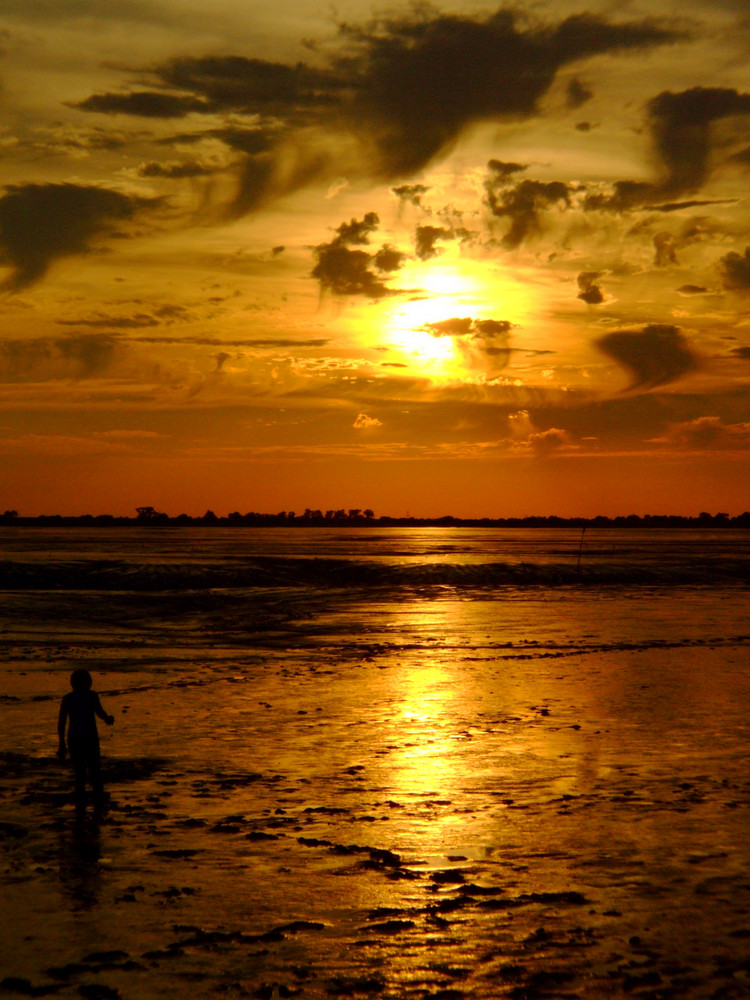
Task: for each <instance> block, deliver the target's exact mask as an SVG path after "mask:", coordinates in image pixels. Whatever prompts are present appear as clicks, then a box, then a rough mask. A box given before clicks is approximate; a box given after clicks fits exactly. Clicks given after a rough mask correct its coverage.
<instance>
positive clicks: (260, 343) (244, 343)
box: [130, 336, 328, 348]
mask: <svg viewBox="0 0 750 1000" xmlns="http://www.w3.org/2000/svg"><path fill="white" fill-rule="evenodd" d="M130 340H131V341H133V342H137V343H139V344H178V345H182V346H184V345H186V344H190V345H191V346H196V347H270V348H288V347H325V346H326V345H327V344H328V340H320V339H312V338H309V339H307V340H292V339H291V338H288V337H263V338H251V339H247V340H226V339H224V338H221V337H164V336H162V337H131V338H130Z"/></svg>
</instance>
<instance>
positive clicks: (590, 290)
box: [578, 271, 604, 306]
mask: <svg viewBox="0 0 750 1000" xmlns="http://www.w3.org/2000/svg"><path fill="white" fill-rule="evenodd" d="M601 276H602V272H601V271H581V273H580V274H579V275H578V287H579V289H580V291H579V293H578V298H579V299H582V300H583V301H584V302H586V303H588V305H590V306H598V305H601V303H602V302H604V292H602V289H601V286H600V285H599V282H598V280H597V279H598V278H601Z"/></svg>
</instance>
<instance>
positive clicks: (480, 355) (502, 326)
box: [421, 316, 513, 371]
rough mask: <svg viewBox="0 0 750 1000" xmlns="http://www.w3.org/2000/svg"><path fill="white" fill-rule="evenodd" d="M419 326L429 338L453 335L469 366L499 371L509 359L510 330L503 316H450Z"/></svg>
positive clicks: (510, 327)
mask: <svg viewBox="0 0 750 1000" xmlns="http://www.w3.org/2000/svg"><path fill="white" fill-rule="evenodd" d="M421 329H423V330H425V331H426V332H427V333H430V334H432V336H433V337H453V338H454V341H455V343H456V345H457V347H458V348H459V349H460V351H461V353H462V354H463V355H464V359H465V360H466V361H467V362H468V363H469V365H470V366H471V367H476V368H483V369H488V368H489V369H490V370H491V371H499V370H500V369H501V368H504V367H505V366H506V365H507V364H508V361H509V359H510V331H511V330H512V329H513V324H512V323H510V322H509V321H508V320H506V319H474V318H473V317H471V316H454V317H452V318H451V319H444V320H439V321H437V322H435V323H426V324H425V325H424V326H423V327H422V328H421Z"/></svg>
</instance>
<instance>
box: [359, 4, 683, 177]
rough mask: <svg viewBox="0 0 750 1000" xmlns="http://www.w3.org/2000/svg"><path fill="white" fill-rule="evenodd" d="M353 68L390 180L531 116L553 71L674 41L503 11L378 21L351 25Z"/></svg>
mask: <svg viewBox="0 0 750 1000" xmlns="http://www.w3.org/2000/svg"><path fill="white" fill-rule="evenodd" d="M344 35H345V37H346V38H347V39H348V40H349V42H350V45H351V51H350V52H349V53H347V59H346V61H343V60H342V62H341V64H340V65H341V66H342V67H346V68H347V69H349V70H350V71H353V79H352V83H353V85H354V94H355V99H354V102H353V110H354V112H355V114H354V115H353V116H352V119H351V121H352V124H353V125H354V126H355V128H356V127H357V125H361V127H362V128H364V129H366V131H367V133H368V136H370V137H371V138H374V140H375V142H376V144H377V146H378V149H379V151H380V155H381V158H382V163H383V166H382V169H383V172H384V173H387V174H390V175H393V174H394V173H395V174H408V173H411V172H414V171H416V170H418V169H420V168H421V167H423V166H425V164H426V163H428V162H429V161H430V160H431V159H433V158H434V157H435V156H436V155H437V154H438V153H440V152H441V151H443V150H445V149H447V148H449V147H450V145H451V144H452V143H453V142H455V140H456V139H457V138H458V136H459V134H460V133H461V131H462V130H463V129H464V128H465V127H466V126H467V125H470V124H472V123H474V122H479V121H486V120H491V119H501V118H522V117H527V116H528V115H531V114H533V113H534V112H535V110H536V108H537V102H538V101H539V100H540V98H541V97H543V96H544V94H545V93H546V92H547V91H548V90H549V88H550V86H551V84H552V83H553V81H554V79H555V76H556V74H557V71H558V70H559V69H560V68H562V67H563V66H565V65H568V64H570V63H573V62H575V61H577V60H579V59H581V58H582V57H584V56H589V55H595V54H598V53H604V52H613V51H622V50H627V49H642V48H646V47H649V46H653V45H660V44H664V43H666V42H669V41H672V40H674V39H675V37H676V36H675V33H674V32H672V31H669V30H667V29H664V28H661V27H659V26H658V25H657V24H656V22H654V21H652V20H647V21H641V22H637V23H631V24H627V23H625V24H618V25H614V24H610V23H608V22H606V21H603V20H601V19H599V18H596V17H590V16H587V15H580V16H574V17H569V18H567V19H566V20H564V21H562V22H561V23H559V24H558V25H556V26H554V27H548V26H546V25H545V26H541V25H537V26H533V27H526V26H524V27H521V26H519V24H518V23H517V21H516V18H515V17H514V15H513V14H511V13H510V12H509V11H507V10H502V9H501V10H498V11H497V12H496V13H494V14H491V15H489V16H488V17H486V18H485V19H484V20H480V19H470V18H467V17H459V16H452V15H447V14H446V15H438V16H434V17H426V16H422V17H411V18H404V19H387V18H385V19H381V20H379V21H377V22H375V23H373V24H372V25H369V26H368V27H366V28H364V29H358V28H352V27H345V28H344Z"/></svg>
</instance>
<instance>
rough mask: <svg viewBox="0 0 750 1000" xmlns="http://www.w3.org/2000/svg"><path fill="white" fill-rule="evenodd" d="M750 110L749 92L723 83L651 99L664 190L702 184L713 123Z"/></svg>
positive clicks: (708, 156)
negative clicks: (742, 92) (733, 88)
mask: <svg viewBox="0 0 750 1000" xmlns="http://www.w3.org/2000/svg"><path fill="white" fill-rule="evenodd" d="M748 114H750V94H740V93H738V92H737V91H736V90H730V89H727V88H721V87H693V88H691V89H690V90H683V91H682V92H680V93H678V94H673V93H672V92H671V91H664V92H662V93H661V94H659V95H657V96H656V97H654V98H653V99H652V100H651V101H649V103H648V115H649V122H650V127H651V137H652V141H653V143H654V146H655V149H656V151H657V153H658V155H659V158H660V160H661V163H662V166H663V168H664V170H665V171H666V177H665V179H664V181H663V183H662V190H664V191H673V192H675V193H678V194H679V193H681V192H683V191H695V190H697V189H698V188H700V187H701V185H702V184H703V182H704V181H705V180H706V177H707V175H708V171H709V165H710V154H711V125H712V123H713V122H715V121H718V120H720V119H726V118H731V117H734V116H736V115H748Z"/></svg>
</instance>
